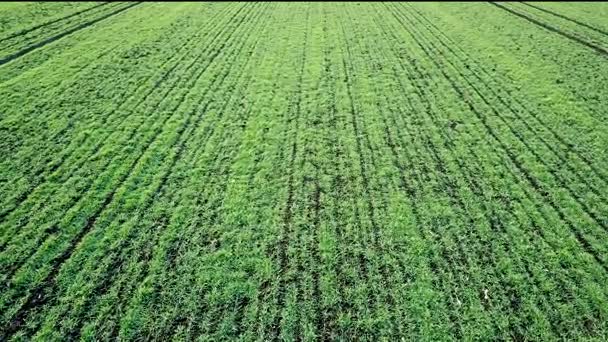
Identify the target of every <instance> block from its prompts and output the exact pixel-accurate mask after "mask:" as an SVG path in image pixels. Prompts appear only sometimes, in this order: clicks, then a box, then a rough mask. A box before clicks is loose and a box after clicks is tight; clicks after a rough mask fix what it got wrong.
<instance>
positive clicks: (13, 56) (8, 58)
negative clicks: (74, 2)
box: [0, 3, 140, 67]
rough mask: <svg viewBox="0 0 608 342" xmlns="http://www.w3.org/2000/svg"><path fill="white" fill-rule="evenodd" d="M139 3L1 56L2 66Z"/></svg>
mask: <svg viewBox="0 0 608 342" xmlns="http://www.w3.org/2000/svg"><path fill="white" fill-rule="evenodd" d="M139 4H140V3H133V4H130V5H128V6H126V7H123V8H120V9H118V10H115V11H112V12H110V13H108V14H104V15H103V16H101V17H99V18H97V19H94V20H91V21H88V22H86V23H82V24H79V25H77V26H76V27H74V28H71V29H69V30H67V31H64V32H62V33H60V34H57V35H54V36H52V37H49V38H46V39H44V40H42V41H40V42H38V43H35V44H32V45H30V46H28V47H26V48H24V49H22V50H19V51H17V52H14V53H12V54H9V55H6V56H4V57H1V58H0V67H2V66H3V65H5V64H6V63H9V62H12V61H14V60H16V59H18V58H20V57H23V56H24V55H26V54H28V53H30V52H33V51H35V50H38V49H40V48H42V47H44V46H46V45H48V44H50V43H53V42H55V41H57V40H59V39H61V38H63V37H65V36H67V35H70V34H72V33H74V32H77V31H80V30H82V29H85V28H87V27H89V26H91V25H93V24H95V23H98V22H100V21H102V20H104V19H107V18H110V17H112V16H114V15H117V14H119V13H121V12H124V11H126V10H128V9H130V8H133V7H135V6H137V5H139Z"/></svg>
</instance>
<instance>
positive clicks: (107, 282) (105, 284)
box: [70, 34, 255, 339]
mask: <svg viewBox="0 0 608 342" xmlns="http://www.w3.org/2000/svg"><path fill="white" fill-rule="evenodd" d="M250 35H251V34H250ZM250 35H248V36H247V37H249V36H250ZM245 43H246V42H245ZM243 45H244V44H243ZM254 48H255V47H254ZM235 55H237V54H235ZM243 70H244V68H242V69H240V70H239V75H238V76H237V78H240V77H241V75H242V73H243ZM226 75H228V73H226ZM220 83H223V80H221V81H220ZM247 84H248V82H247ZM213 88H215V87H213V86H211V87H209V88H207V89H206V91H205V93H204V94H203V95H202V97H201V98H204V97H205V96H206V95H207V93H208V92H209V91H210V90H211V89H213ZM233 95H234V94H232V95H231V97H230V98H229V100H228V101H226V102H224V105H223V106H222V108H221V109H220V113H223V112H224V111H225V110H226V109H227V107H228V105H229V104H230V103H232V98H233ZM209 104H210V102H208V103H206V104H205V105H204V107H203V109H201V110H200V112H201V113H204V112H205V111H206V109H207V107H208V106H209ZM191 115H193V114H191ZM201 117H202V115H201ZM199 123H200V122H199ZM211 127H212V128H211V129H210V132H208V134H203V136H204V137H205V138H204V139H202V140H201V143H200V144H199V145H197V148H196V152H195V155H194V156H193V157H192V160H196V158H197V156H198V154H199V152H200V151H202V150H204V148H205V147H206V146H207V142H208V141H209V139H210V138H211V136H212V134H213V131H214V128H215V126H211ZM197 129H198V126H196V127H195V128H193V130H192V132H193V133H192V134H190V135H188V137H187V138H185V140H184V141H183V142H182V144H181V145H180V146H179V148H178V154H176V156H175V157H174V158H173V159H172V164H171V166H170V168H169V170H168V171H167V172H166V173H165V174H164V176H163V179H162V181H161V183H160V185H159V186H158V188H157V190H156V191H155V194H154V195H153V196H151V197H149V199H148V201H146V202H145V203H144V205H143V208H144V209H143V210H142V212H144V213H145V212H147V211H148V210H149V209H150V208H151V207H152V205H153V203H154V201H153V200H154V199H155V198H158V197H159V196H162V194H163V193H164V192H165V191H166V185H167V184H166V183H167V180H168V178H169V176H170V175H171V174H172V171H173V168H174V166H175V165H176V163H177V161H178V160H181V157H180V156H178V155H180V154H181V152H182V151H183V148H184V146H185V145H186V144H187V143H188V142H189V140H190V139H191V138H193V137H194V132H195V131H196V130H197ZM205 133H207V131H205ZM219 155H220V153H217V154H215V157H214V158H213V160H212V161H211V163H214V162H215V161H216V160H217V158H218V156H219ZM222 193H223V192H222ZM173 195H174V193H171V195H170V198H173ZM166 224H167V223H166V222H165V224H164V225H163V226H166ZM131 233H132V234H135V233H136V232H134V231H131ZM132 234H131V235H129V236H128V237H127V238H126V239H125V240H124V241H123V243H122V244H121V246H120V247H117V248H116V250H117V251H121V250H122V249H124V248H125V247H126V246H127V244H128V242H129V241H131V239H133V238H135V236H133V235H132ZM155 240H157V239H155ZM153 244H155V242H153ZM119 260H120V259H119ZM121 266H122V262H120V263H117V264H112V267H109V268H108V269H109V270H111V272H108V273H111V276H110V277H108V278H104V279H102V281H101V283H100V284H99V285H97V286H96V288H95V289H94V290H93V293H95V296H96V297H97V298H98V297H101V296H103V295H104V294H105V293H106V292H107V290H109V289H110V286H111V284H113V282H114V278H115V277H116V276H117V273H118V272H112V270H114V271H115V270H117V269H118V268H120V267H121ZM143 267H144V270H143V272H141V273H140V274H139V275H138V277H137V278H136V280H135V281H134V283H136V284H137V283H139V282H141V281H143V279H145V277H146V276H147V272H148V269H149V268H148V262H145V263H144V266H143ZM122 292H123V291H120V292H119V293H121V294H122ZM120 297H121V298H119V303H117V306H118V305H124V304H125V302H124V301H125V298H124V296H120ZM92 305H93V301H92V298H89V300H88V301H87V304H85V309H83V310H82V311H83V312H87V311H88V310H87V308H90V307H91V306H92ZM82 324H84V322H82V321H81V322H80V325H79V326H77V327H76V328H75V329H73V331H72V332H71V333H70V335H73V336H76V337H77V339H78V338H79V337H80V331H81V328H82ZM115 327H118V325H116V326H115ZM111 336H112V337H113V338H117V337H118V331H117V330H113V332H112V334H111Z"/></svg>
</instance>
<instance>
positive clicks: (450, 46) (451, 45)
mask: <svg viewBox="0 0 608 342" xmlns="http://www.w3.org/2000/svg"><path fill="white" fill-rule="evenodd" d="M410 8H411V10H413V11H414V12H415V13H417V14H418V18H419V19H418V21H421V20H424V21H425V22H426V23H427V24H428V25H429V27H432V28H433V29H434V30H435V33H434V34H433V33H431V34H433V35H434V36H435V37H436V38H437V40H438V41H439V42H440V44H441V45H442V46H444V47H445V48H446V49H447V50H448V51H450V52H451V53H452V54H453V55H454V56H456V57H457V55H458V54H457V52H456V50H458V51H460V53H461V55H463V56H464V57H460V58H459V59H460V60H461V61H462V62H463V63H465V64H468V63H467V61H468V62H472V63H473V64H474V65H475V68H472V69H470V71H471V74H473V75H474V76H476V77H477V79H478V80H480V81H481V82H483V83H484V84H485V85H487V89H488V90H489V91H491V92H492V95H493V96H494V97H496V98H497V99H498V100H499V101H500V102H501V103H502V104H503V105H504V106H505V107H506V108H507V109H509V110H510V111H511V112H512V113H513V114H515V115H516V116H517V117H518V118H520V119H521V120H522V121H525V119H524V118H523V117H521V116H520V115H519V112H518V111H517V110H516V109H515V108H513V106H511V105H510V104H509V102H512V103H516V104H518V105H519V106H520V107H521V108H522V109H524V110H525V111H527V112H528V113H529V114H530V115H532V117H533V118H534V119H535V120H536V121H537V122H538V124H539V125H540V126H541V127H542V128H544V129H546V130H547V132H548V133H550V135H551V136H552V137H553V138H554V139H556V140H557V141H558V142H559V143H560V144H561V145H562V146H563V149H564V152H565V153H570V154H572V155H574V156H576V157H577V158H579V159H580V160H581V161H582V162H583V164H585V165H586V166H587V167H589V168H590V169H591V170H593V172H594V173H595V174H596V175H597V177H598V178H600V179H601V180H602V181H603V182H604V183H606V184H608V174H606V172H605V171H603V170H601V169H599V168H597V167H596V166H594V164H593V163H592V162H591V160H590V159H589V158H587V157H585V155H583V154H582V153H581V152H580V151H577V150H576V149H575V146H574V145H573V144H571V143H568V142H567V141H566V139H564V137H562V136H561V135H560V134H559V133H558V132H557V131H556V130H555V129H553V128H551V127H550V126H549V125H548V124H547V123H546V122H544V121H543V120H542V118H541V117H540V115H539V113H538V112H537V111H535V110H533V109H531V108H529V107H526V105H525V104H524V103H523V102H522V101H520V100H519V99H518V98H517V96H515V95H513V93H512V91H511V90H510V89H508V88H501V90H504V91H506V93H507V95H508V98H507V99H505V98H503V97H501V96H500V95H499V94H498V92H497V91H496V90H495V89H493V87H492V86H491V85H490V83H489V82H488V81H484V80H483V76H481V75H480V73H478V72H476V71H477V70H480V71H481V72H482V73H483V74H484V75H485V76H486V77H487V78H489V79H491V80H493V81H494V82H496V83H498V82H499V81H498V80H496V77H493V76H492V75H491V74H490V73H489V72H488V71H487V69H486V68H485V67H484V66H483V65H482V64H481V63H478V62H477V61H476V60H475V59H474V58H472V57H471V56H470V55H469V54H468V53H467V52H466V51H465V50H464V49H463V48H461V47H460V45H458V44H457V43H456V42H455V41H454V40H452V39H451V38H450V37H449V36H448V35H447V34H445V33H444V32H443V31H441V30H440V29H439V28H438V27H437V26H436V25H435V24H434V23H433V22H432V21H431V20H429V19H428V18H426V17H425V16H424V15H423V14H422V13H421V12H420V11H418V10H417V9H415V8H413V7H412V6H410ZM428 30H429V32H430V31H431V30H430V29H428ZM439 37H444V39H445V40H446V41H447V42H442V41H441V39H440V38H439ZM525 123H526V126H527V127H528V126H529V124H528V123H527V121H525ZM528 129H529V130H530V131H532V132H534V133H536V134H538V133H537V132H535V130H534V129H533V128H528ZM545 145H546V146H547V148H549V149H550V150H552V152H553V153H554V154H555V155H556V156H558V157H559V153H558V152H557V151H555V150H554V148H553V147H551V144H547V143H545ZM560 160H563V159H560Z"/></svg>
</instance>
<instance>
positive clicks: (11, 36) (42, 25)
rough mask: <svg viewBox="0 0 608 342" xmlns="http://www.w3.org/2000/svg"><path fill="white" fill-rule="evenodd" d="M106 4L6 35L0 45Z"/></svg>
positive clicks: (0, 40) (0, 39)
mask: <svg viewBox="0 0 608 342" xmlns="http://www.w3.org/2000/svg"><path fill="white" fill-rule="evenodd" d="M108 4H110V2H104V3H101V4H97V5H94V6H92V7H88V8H86V9H83V10H80V11H77V12H74V13H71V14H69V15H66V16H64V17H61V18H57V19H54V20H50V21H47V22H45V23H42V24H39V25H35V26H32V27H30V28H27V29H24V30H20V31H18V32H15V33H13V34H10V35H8V36H6V37H4V38H0V43H2V42H4V41H6V40H9V39H12V38H16V37H19V36H22V35H24V34H27V33H29V32H32V31H34V30H37V29H39V28H42V27H44V26H48V25H51V24H55V23H57V22H60V21H62V20H66V19H69V18H71V17H75V16H77V15H80V14H83V13H86V12H89V11H92V10H94V9H96V8H98V7H101V6H105V5H108Z"/></svg>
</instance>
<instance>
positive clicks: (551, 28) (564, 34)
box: [489, 1, 608, 57]
mask: <svg viewBox="0 0 608 342" xmlns="http://www.w3.org/2000/svg"><path fill="white" fill-rule="evenodd" d="M489 4H490V5H493V6H496V7H498V8H500V9H502V10H504V11H506V12H508V13H510V14H512V15H514V16H516V17H519V18H521V19H524V20H526V21H528V22H530V23H532V24H535V25H536V26H539V27H541V28H544V29H546V30H548V31H550V32H553V33H557V34H559V35H560V36H562V37H565V38H568V39H570V40H571V41H573V42H575V43H579V44H581V45H583V46H586V47H588V48H590V49H592V50H594V51H595V52H597V53H598V54H599V55H600V56H602V57H607V56H608V49H606V48H605V47H603V46H600V45H597V44H594V43H591V42H589V41H587V40H585V39H583V38H580V37H579V36H578V35H577V34H574V33H570V32H566V31H564V30H561V29H559V28H557V27H555V26H552V25H549V24H547V23H544V22H542V21H540V20H538V19H535V18H532V17H530V16H529V15H526V14H523V13H520V12H518V11H516V10H514V9H512V8H509V7H506V6H504V5H501V4H498V3H496V2H492V1H491V2H489Z"/></svg>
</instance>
